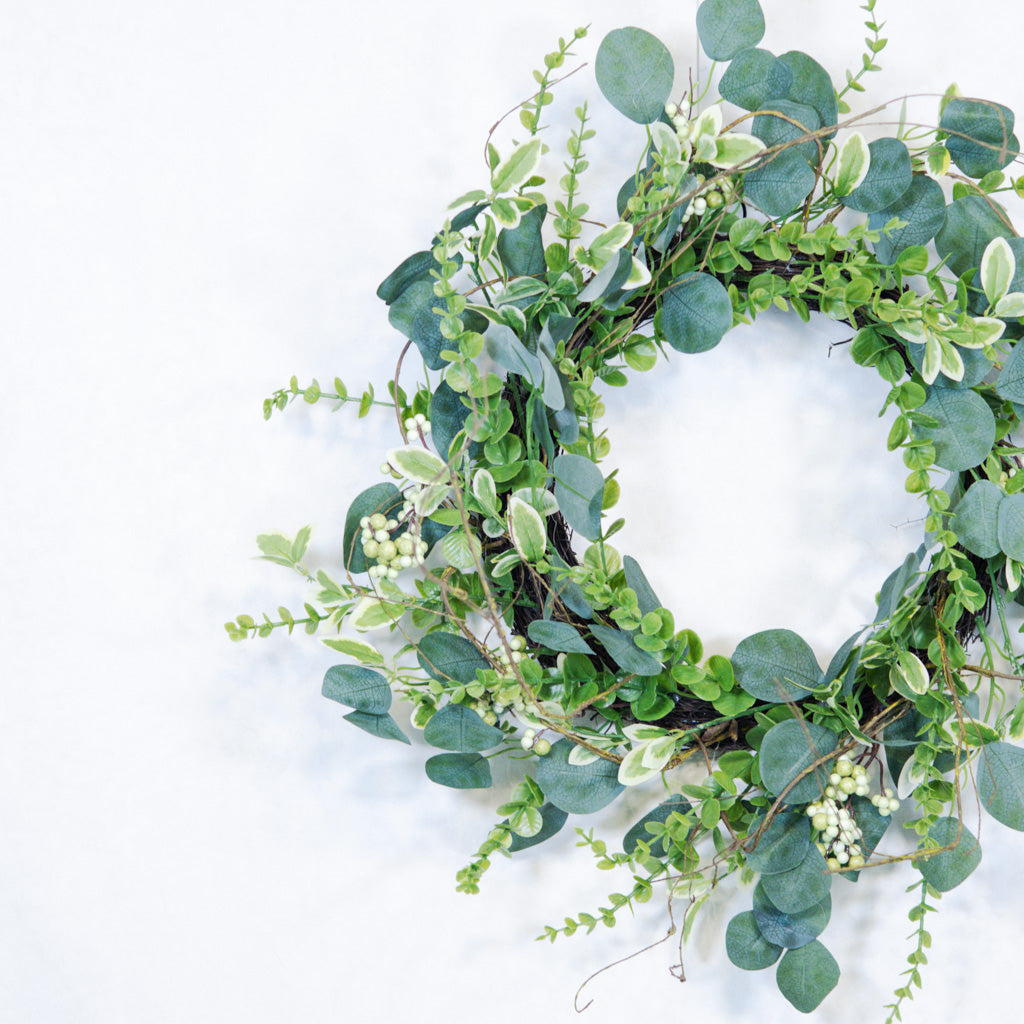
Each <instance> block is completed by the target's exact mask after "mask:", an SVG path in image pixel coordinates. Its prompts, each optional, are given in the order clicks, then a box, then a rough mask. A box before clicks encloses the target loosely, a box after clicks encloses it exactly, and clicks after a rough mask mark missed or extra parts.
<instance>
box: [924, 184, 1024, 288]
mask: <svg viewBox="0 0 1024 1024" xmlns="http://www.w3.org/2000/svg"><path fill="white" fill-rule="evenodd" d="M1011 237H1013V229H1012V228H1011V227H1010V226H1009V224H1008V222H1007V220H1006V215H1005V214H1003V213H1001V212H1000V210H999V209H997V208H996V206H995V202H994V200H992V199H990V198H989V197H988V196H978V195H970V196H961V197H960V198H959V199H955V200H953V202H952V203H950V204H949V206H947V207H946V223H945V224H944V225H943V227H942V230H940V231H939V232H938V234H937V235H936V236H935V248H936V249H937V250H938V253H939V255H940V256H944V257H947V259H946V265H947V266H948V267H949V268H950V270H952V271H953V273H954V274H956V276H957V277H959V276H960V275H961V274H963V273H965V272H966V271H968V270H970V269H971V268H972V267H974V268H977V267H980V266H981V257H982V256H983V255H984V254H985V248H986V247H987V246H988V243H989V242H991V241H992V239H993V238H1011Z"/></svg>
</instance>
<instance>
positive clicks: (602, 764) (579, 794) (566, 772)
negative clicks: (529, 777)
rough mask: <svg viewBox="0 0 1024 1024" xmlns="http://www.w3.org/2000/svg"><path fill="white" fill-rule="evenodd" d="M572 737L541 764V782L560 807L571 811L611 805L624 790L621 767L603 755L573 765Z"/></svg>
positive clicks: (560, 744) (549, 796) (594, 809)
mask: <svg viewBox="0 0 1024 1024" xmlns="http://www.w3.org/2000/svg"><path fill="white" fill-rule="evenodd" d="M574 745H575V744H573V742H572V741H571V740H566V739H562V740H559V741H558V742H557V743H556V744H555V745H554V746H553V747H552V748H551V751H550V753H548V754H547V756H546V757H543V758H541V762H540V764H539V765H538V767H537V785H538V786H540V788H541V789H542V790H543V791H544V795H545V796H546V797H547V798H548V800H550V801H551V803H553V804H554V805H555V806H556V807H560V808H561V809H562V810H563V811H568V812H569V813H570V814H591V813H593V812H594V811H599V810H601V808H602V807H606V806H607V805H608V804H610V803H611V802H612V801H613V800H614V799H615V798H616V797H617V796H618V795H619V794H620V793H621V792H622V790H623V788H624V787H623V786H621V785H620V784H619V781H618V778H617V775H618V771H619V766H618V765H617V764H616V763H615V762H614V761H609V760H607V759H606V758H601V759H600V760H598V761H594V762H592V763H591V764H588V765H582V766H576V765H571V764H569V760H568V759H569V752H570V751H571V750H572V749H573V746H574Z"/></svg>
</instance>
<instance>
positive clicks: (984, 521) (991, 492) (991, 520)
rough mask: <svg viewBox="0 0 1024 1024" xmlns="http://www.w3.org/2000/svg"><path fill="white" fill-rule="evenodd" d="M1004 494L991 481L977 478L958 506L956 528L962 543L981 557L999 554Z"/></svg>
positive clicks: (954, 524)
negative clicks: (998, 521) (999, 517)
mask: <svg viewBox="0 0 1024 1024" xmlns="http://www.w3.org/2000/svg"><path fill="white" fill-rule="evenodd" d="M1003 497H1004V495H1003V492H1002V491H1001V490H1000V489H999V488H998V487H997V486H996V485H995V484H994V483H992V481H991V480H976V481H975V482H974V483H973V484H971V486H970V487H968V488H967V493H966V494H964V496H963V498H962V499H961V500H960V502H959V504H958V505H957V506H956V509H955V512H956V515H955V517H954V519H953V530H954V531H955V532H956V535H957V538H958V539H959V541H960V543H961V544H963V546H964V547H965V548H967V550H968V551H970V552H971V553H972V554H974V555H977V556H978V557H979V558H991V557H992V555H996V554H998V553H999V537H998V533H997V531H996V515H997V512H998V510H999V503H1000V502H1001V501H1002V500H1003Z"/></svg>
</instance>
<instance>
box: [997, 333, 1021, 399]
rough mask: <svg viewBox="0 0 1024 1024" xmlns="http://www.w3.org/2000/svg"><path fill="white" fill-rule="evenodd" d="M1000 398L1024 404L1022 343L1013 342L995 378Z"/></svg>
mask: <svg viewBox="0 0 1024 1024" xmlns="http://www.w3.org/2000/svg"><path fill="white" fill-rule="evenodd" d="M996 391H998V392H999V397H1000V398H1006V399H1009V400H1010V401H1011V402H1015V403H1016V404H1017V405H1024V345H1021V344H1019V343H1017V344H1015V345H1014V346H1013V348H1012V349H1011V350H1010V355H1009V357H1008V358H1007V360H1006V362H1005V363H1003V368H1002V370H1000V371H999V377H998V378H997V380H996Z"/></svg>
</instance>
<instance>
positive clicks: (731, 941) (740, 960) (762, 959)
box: [725, 910, 782, 971]
mask: <svg viewBox="0 0 1024 1024" xmlns="http://www.w3.org/2000/svg"><path fill="white" fill-rule="evenodd" d="M725 952H726V955H727V956H728V957H729V959H730V960H731V961H732V962H733V963H734V964H735V965H736V966H737V967H739V968H740V969H741V970H744V971H760V970H763V969H764V968H765V967H771V965H772V964H773V963H775V961H776V960H778V959H779V957H780V956H781V954H782V946H775V945H773V944H772V943H770V942H769V941H768V940H767V939H766V938H765V937H764V936H763V935H762V934H761V929H760V928H758V927H757V920H756V919H755V918H754V912H753V911H752V910H745V911H743V913H742V914H737V915H736V916H735V917H734V918H732V919H731V920H730V921H729V924H728V925H727V926H726V929H725Z"/></svg>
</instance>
